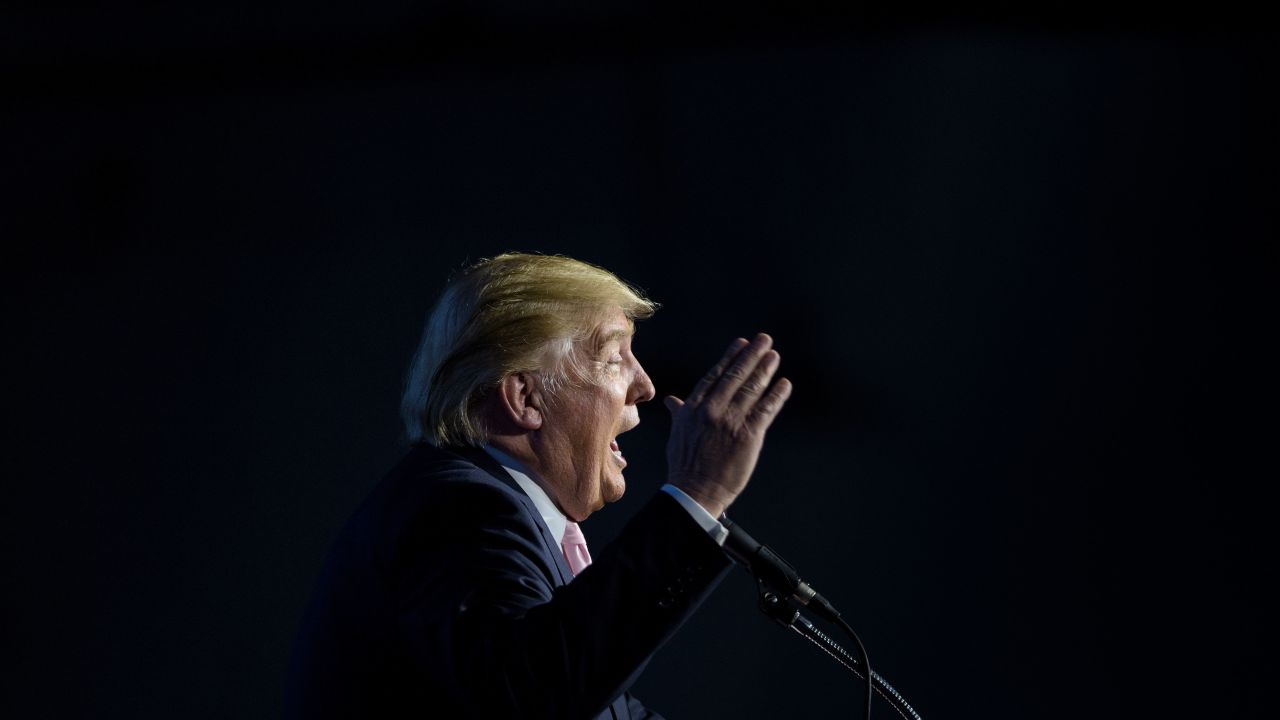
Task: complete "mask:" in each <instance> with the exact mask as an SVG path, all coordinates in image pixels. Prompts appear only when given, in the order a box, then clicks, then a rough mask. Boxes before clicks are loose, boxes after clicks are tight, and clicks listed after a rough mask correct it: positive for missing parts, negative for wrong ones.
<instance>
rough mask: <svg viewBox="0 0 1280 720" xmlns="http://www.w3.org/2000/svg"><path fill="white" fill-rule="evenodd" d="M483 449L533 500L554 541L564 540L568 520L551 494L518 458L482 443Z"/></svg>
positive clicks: (560, 541)
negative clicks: (548, 493) (531, 475)
mask: <svg viewBox="0 0 1280 720" xmlns="http://www.w3.org/2000/svg"><path fill="white" fill-rule="evenodd" d="M483 449H484V451H485V452H487V453H489V457H491V458H493V459H494V460H497V461H498V464H499V465H501V466H502V469H504V470H506V471H507V474H509V475H510V476H511V478H512V479H513V480H515V481H516V484H517V485H519V486H520V489H521V490H524V494H525V495H528V496H529V499H530V500H532V501H533V506H534V507H536V508H538V514H539V515H541V516H542V522H544V523H546V524H547V529H548V530H550V531H551V537H553V538H555V539H556V543H557V544H559V543H562V542H564V528H565V525H566V524H567V523H568V522H569V518H567V517H565V515H564V513H562V512H560V508H558V507H556V504H555V503H553V502H551V496H549V495H547V491H546V490H543V489H542V486H541V485H539V484H538V483H537V482H535V481H534V479H533V478H532V477H530V476H529V472H528V470H526V469H525V467H524V465H522V464H521V463H520V461H519V460H516V459H515V458H513V457H511V456H510V455H508V454H506V453H504V452H502V451H501V450H499V449H497V448H495V447H492V446H489V445H484V446H483Z"/></svg>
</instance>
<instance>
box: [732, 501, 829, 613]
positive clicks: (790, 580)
mask: <svg viewBox="0 0 1280 720" xmlns="http://www.w3.org/2000/svg"><path fill="white" fill-rule="evenodd" d="M720 524H721V525H724V526H725V528H726V529H728V530H729V536H728V537H726V538H725V540H724V550H725V552H726V553H728V554H729V557H731V558H733V559H734V561H736V562H737V563H738V564H739V565H741V566H742V567H744V568H746V570H747V572H750V573H751V574H752V575H754V576H756V579H758V580H760V581H761V582H764V583H766V584H768V585H772V586H773V587H774V588H775V589H777V590H779V591H781V592H783V593H786V594H787V595H789V596H790V597H791V599H792V600H794V601H795V602H796V603H798V604H799V605H802V606H804V607H807V608H809V609H810V610H812V611H813V612H814V613H816V614H817V615H820V616H822V617H824V618H826V619H827V620H830V621H831V622H840V613H839V612H838V611H837V610H836V609H835V608H834V607H833V606H832V605H831V603H829V602H827V599H826V598H824V597H822V596H821V595H819V594H818V592H817V591H816V590H814V589H813V588H812V587H810V586H809V584H808V583H806V582H805V581H804V580H801V579H800V574H799V573H797V572H796V569H795V568H793V567H791V563H788V562H787V561H786V560H783V559H782V556H781V555H779V554H778V553H776V552H774V551H773V549H772V548H770V547H769V546H768V545H762V544H760V543H759V542H757V541H756V539H755V538H753V537H751V536H750V535H748V534H747V531H746V530H743V529H742V528H741V527H739V526H738V525H737V524H735V523H733V522H731V521H730V520H729V518H727V517H724V516H721V517H720Z"/></svg>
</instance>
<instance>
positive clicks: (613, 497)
mask: <svg viewBox="0 0 1280 720" xmlns="http://www.w3.org/2000/svg"><path fill="white" fill-rule="evenodd" d="M626 492H627V481H626V479H625V478H623V477H622V475H618V476H617V477H611V478H608V479H606V480H605V481H604V483H603V484H602V485H601V487H600V496H601V499H602V500H604V503H605V504H606V505H607V504H608V503H611V502H617V501H619V500H621V499H622V496H623V495H624V494H625V493H626Z"/></svg>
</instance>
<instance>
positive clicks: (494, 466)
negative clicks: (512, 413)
mask: <svg viewBox="0 0 1280 720" xmlns="http://www.w3.org/2000/svg"><path fill="white" fill-rule="evenodd" d="M448 450H449V452H452V453H453V454H455V455H458V456H460V457H462V458H463V459H465V460H467V461H468V462H470V463H472V464H474V465H475V466H476V467H478V468H480V469H482V470H484V471H485V472H487V473H489V474H490V475H492V476H493V477H494V478H496V479H498V480H500V481H502V482H503V483H505V484H506V485H507V487H510V488H511V489H512V490H514V491H515V493H516V496H517V497H519V498H520V503H521V506H522V507H524V509H525V512H527V513H529V515H530V516H531V517H532V518H533V524H534V527H536V528H538V531H539V533H540V534H541V535H542V545H543V549H544V550H545V551H546V554H547V555H548V556H549V557H550V558H551V564H552V565H553V566H554V567H555V569H556V573H557V577H555V578H552V580H553V584H554V585H555V586H556V587H560V586H561V585H568V584H569V581H570V580H572V579H573V571H572V570H570V569H569V563H568V561H566V560H565V559H564V552H563V551H561V550H560V544H559V543H557V542H556V540H555V538H553V537H551V530H550V529H549V528H547V523H546V522H545V521H544V520H543V519H542V513H539V512H538V508H537V507H536V506H535V505H534V504H533V500H531V499H530V498H529V496H528V495H526V494H525V492H524V489H523V488H521V487H520V485H519V483H517V482H516V481H515V478H513V477H511V473H508V472H507V470H506V468H504V467H502V465H501V464H499V463H498V461H497V460H494V459H493V456H491V455H489V453H487V452H485V451H484V450H481V449H480V448H472V447H451V448H448Z"/></svg>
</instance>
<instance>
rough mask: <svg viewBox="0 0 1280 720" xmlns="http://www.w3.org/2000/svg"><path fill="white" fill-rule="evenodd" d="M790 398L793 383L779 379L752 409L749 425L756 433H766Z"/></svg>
mask: <svg viewBox="0 0 1280 720" xmlns="http://www.w3.org/2000/svg"><path fill="white" fill-rule="evenodd" d="M789 397H791V381H790V380H788V379H786V378H779V379H778V382H776V383H774V384H773V387H772V388H770V389H769V392H767V393H765V395H764V397H762V398H760V400H759V402H757V403H756V404H755V407H753V408H751V412H750V413H748V414H747V424H748V425H750V426H751V428H752V429H753V430H755V431H756V432H764V431H765V430H767V429H768V428H769V426H770V425H772V424H773V419H774V418H776V417H777V416H778V411H779V410H781V409H782V406H783V405H784V404H786V402H787V398H789Z"/></svg>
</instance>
